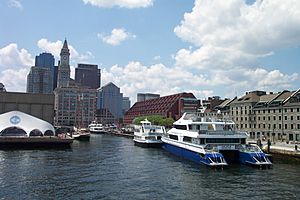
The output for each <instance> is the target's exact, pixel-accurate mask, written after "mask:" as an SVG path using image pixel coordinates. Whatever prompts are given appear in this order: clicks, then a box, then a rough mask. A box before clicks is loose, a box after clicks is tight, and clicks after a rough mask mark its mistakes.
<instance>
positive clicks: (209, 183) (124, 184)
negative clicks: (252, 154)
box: [0, 135, 300, 200]
mask: <svg viewBox="0 0 300 200" xmlns="http://www.w3.org/2000/svg"><path fill="white" fill-rule="evenodd" d="M274 162H275V163H274V167H273V169H271V170H259V169H255V168H251V167H247V166H239V165H233V166H230V167H229V168H226V169H224V170H223V171H221V170H217V171H215V170H212V169H209V168H207V167H205V166H199V165H196V164H194V163H191V162H189V161H186V160H183V159H181V158H178V157H176V156H173V155H172V154H169V153H168V152H165V151H164V150H162V149H144V148H140V147H137V146H134V144H133V141H132V140H131V139H128V138H122V137H115V136H110V135H92V137H91V141H90V142H78V141H74V143H73V145H72V149H71V150H26V151H25V150H24V151H20V150H14V151H0V199H127V200H130V199H168V200H171V199H195V200H196V199H300V164H299V163H297V162H293V161H286V160H285V159H275V160H274Z"/></svg>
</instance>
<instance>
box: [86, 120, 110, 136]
mask: <svg viewBox="0 0 300 200" xmlns="http://www.w3.org/2000/svg"><path fill="white" fill-rule="evenodd" d="M88 129H89V131H90V133H97V134H100V133H106V130H105V128H104V126H103V125H102V124H100V123H97V122H96V121H92V123H90V124H89V126H88Z"/></svg>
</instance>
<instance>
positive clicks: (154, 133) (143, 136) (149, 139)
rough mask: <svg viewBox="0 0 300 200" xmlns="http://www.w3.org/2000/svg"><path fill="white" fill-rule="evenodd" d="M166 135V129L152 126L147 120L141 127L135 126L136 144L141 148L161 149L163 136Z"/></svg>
mask: <svg viewBox="0 0 300 200" xmlns="http://www.w3.org/2000/svg"><path fill="white" fill-rule="evenodd" d="M164 133H166V130H165V127H163V126H156V125H152V124H151V122H150V121H148V120H147V119H145V120H143V121H141V125H135V126H134V138H133V141H134V144H136V145H137V146H141V147H161V145H162V141H161V136H162V134H164Z"/></svg>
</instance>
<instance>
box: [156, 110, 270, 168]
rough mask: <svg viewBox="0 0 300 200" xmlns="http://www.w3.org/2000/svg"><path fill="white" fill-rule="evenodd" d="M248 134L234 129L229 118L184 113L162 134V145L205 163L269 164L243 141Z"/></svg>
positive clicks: (233, 124) (264, 157)
mask: <svg viewBox="0 0 300 200" xmlns="http://www.w3.org/2000/svg"><path fill="white" fill-rule="evenodd" d="M247 137H248V134H247V133H246V132H238V131H236V130H235V123H234V122H233V121H231V120H221V119H211V118H207V117H203V116H201V115H200V113H199V114H196V113H192V114H191V113H184V115H183V116H182V117H181V118H180V119H179V120H178V121H176V122H174V124H173V128H171V129H170V130H169V131H168V132H166V134H164V135H163V136H162V141H163V146H162V147H163V148H164V149H165V150H167V151H169V152H171V153H173V154H175V155H177V156H181V157H184V158H186V159H189V160H191V161H194V162H196V163H199V164H204V165H207V166H215V167H218V166H220V167H223V166H226V165H228V163H227V161H228V162H229V163H231V162H237V163H241V164H249V165H254V166H260V167H263V166H266V167H269V166H271V165H272V163H271V162H270V160H269V159H268V157H267V156H266V154H265V153H263V152H262V151H261V149H260V148H259V147H258V146H257V145H255V144H251V145H249V144H246V139H247Z"/></svg>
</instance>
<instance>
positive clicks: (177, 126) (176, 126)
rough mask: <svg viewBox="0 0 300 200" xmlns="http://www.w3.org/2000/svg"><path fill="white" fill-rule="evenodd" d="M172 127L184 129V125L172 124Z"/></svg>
mask: <svg viewBox="0 0 300 200" xmlns="http://www.w3.org/2000/svg"><path fill="white" fill-rule="evenodd" d="M174 128H176V129H180V130H186V125H174Z"/></svg>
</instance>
